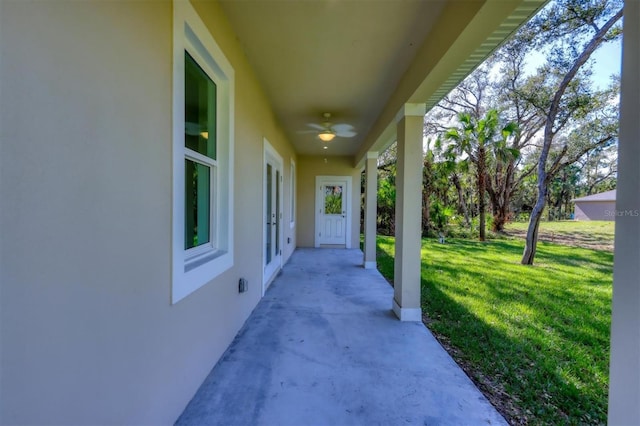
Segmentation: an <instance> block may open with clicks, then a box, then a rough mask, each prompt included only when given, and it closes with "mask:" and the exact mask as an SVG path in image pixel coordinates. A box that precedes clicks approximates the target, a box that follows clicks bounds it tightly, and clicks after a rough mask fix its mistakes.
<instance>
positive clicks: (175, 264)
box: [171, 0, 235, 303]
mask: <svg viewBox="0 0 640 426" xmlns="http://www.w3.org/2000/svg"><path fill="white" fill-rule="evenodd" d="M185 51H187V52H189V54H190V55H191V56H192V57H193V59H194V60H195V61H196V62H197V63H198V65H200V67H201V68H202V69H203V70H204V71H205V72H206V73H207V75H208V76H209V77H210V78H211V79H212V80H213V81H214V82H215V83H216V89H217V96H216V98H217V108H216V113H217V120H216V122H217V138H216V141H217V157H216V161H215V164H214V165H213V167H212V186H211V188H212V190H213V199H212V208H211V214H212V216H213V217H214V220H215V221H212V223H211V224H210V225H211V226H210V229H211V235H212V241H211V244H205V245H203V246H204V247H201V246H198V247H196V248H193V249H189V250H185V249H184V215H185V212H184V197H185V194H184V161H185V158H189V157H194V158H196V159H197V158H199V157H198V156H197V155H196V154H197V153H194V152H193V151H191V150H189V149H188V148H186V147H185V144H184V127H185V123H184V52H185ZM234 90H235V77H234V70H233V67H232V66H231V64H230V63H229V61H228V60H227V58H226V57H225V56H224V54H223V53H222V50H221V49H220V47H219V46H218V44H217V43H216V42H215V40H214V39H213V37H212V36H211V34H210V33H209V30H208V29H207V27H206V25H205V24H204V22H202V20H201V19H200V17H199V16H198V14H197V12H196V11H195V9H193V6H191V4H190V3H189V2H188V1H186V0H176V1H174V2H173V232H172V284H171V303H176V302H178V301H180V300H181V299H183V298H185V297H186V296H188V295H189V294H191V293H193V292H194V291H196V290H197V289H199V288H200V287H202V286H203V285H205V284H207V283H208V282H210V281H211V280H213V279H214V278H216V277H217V276H219V275H220V274H222V273H223V272H224V271H226V270H228V269H229V268H231V267H232V266H233V146H234V120H233V118H234V117H233V111H234V96H235V93H234Z"/></svg>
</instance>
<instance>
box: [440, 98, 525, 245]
mask: <svg viewBox="0 0 640 426" xmlns="http://www.w3.org/2000/svg"><path fill="white" fill-rule="evenodd" d="M499 126H500V117H499V114H498V111H497V110H495V109H491V110H489V111H487V113H486V114H485V116H484V117H483V118H480V119H476V118H475V117H473V116H472V115H471V114H469V113H467V112H462V113H460V114H458V126H457V127H452V128H450V129H449V130H447V131H446V133H445V135H444V137H445V139H446V140H448V141H450V142H451V144H450V145H449V147H448V149H449V150H450V152H451V153H455V154H457V155H458V156H466V157H467V158H468V159H469V160H471V162H472V163H473V164H474V165H475V166H476V189H477V191H478V214H479V216H480V226H479V228H480V229H479V231H480V241H484V240H485V238H486V234H485V229H486V224H485V210H486V204H485V192H486V189H487V177H488V165H489V164H490V163H494V162H495V163H496V164H502V163H504V162H505V160H507V159H508V158H510V157H512V156H517V155H518V152H517V150H514V149H513V148H510V147H509V146H508V145H507V139H508V138H509V137H510V136H511V135H512V134H514V133H515V132H516V130H517V125H516V123H514V122H510V123H507V124H506V125H505V126H503V127H502V128H500V127H499Z"/></svg>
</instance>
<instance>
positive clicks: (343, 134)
mask: <svg viewBox="0 0 640 426" xmlns="http://www.w3.org/2000/svg"><path fill="white" fill-rule="evenodd" d="M322 118H324V121H323V122H322V124H316V123H308V124H307V126H309V127H311V128H312V129H314V130H311V131H308V132H309V133H317V134H318V138H320V140H322V141H323V142H331V141H332V140H333V138H335V137H336V136H338V137H340V138H352V137H354V136H355V135H357V133H356V132H355V131H354V129H353V126H352V125H351V124H346V123H340V124H332V123H331V121H330V119H331V113H328V112H325V113H324V114H322ZM305 133H307V132H305Z"/></svg>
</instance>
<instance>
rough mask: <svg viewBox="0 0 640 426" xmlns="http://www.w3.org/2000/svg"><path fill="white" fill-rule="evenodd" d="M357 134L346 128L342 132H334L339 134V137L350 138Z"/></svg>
mask: <svg viewBox="0 0 640 426" xmlns="http://www.w3.org/2000/svg"><path fill="white" fill-rule="evenodd" d="M355 135H357V133H356V132H354V131H353V130H346V131H342V132H336V136H340V137H341V138H352V137H354V136H355Z"/></svg>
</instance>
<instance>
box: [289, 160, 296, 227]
mask: <svg viewBox="0 0 640 426" xmlns="http://www.w3.org/2000/svg"><path fill="white" fill-rule="evenodd" d="M296 173H297V170H296V162H295V161H293V160H291V166H290V168H289V194H290V198H291V200H290V202H291V209H290V211H289V214H290V215H291V217H290V218H289V227H290V228H291V229H293V228H295V227H296V207H297V206H296Z"/></svg>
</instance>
